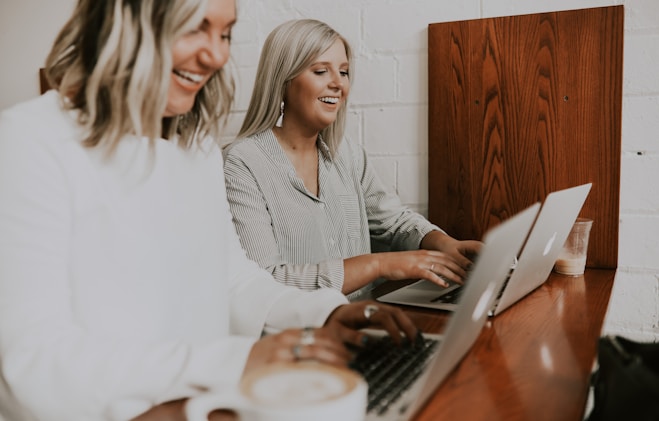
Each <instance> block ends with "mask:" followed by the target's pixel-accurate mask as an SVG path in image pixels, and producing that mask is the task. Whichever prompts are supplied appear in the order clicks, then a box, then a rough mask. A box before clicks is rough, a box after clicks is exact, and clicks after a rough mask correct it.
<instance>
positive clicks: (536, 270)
mask: <svg viewBox="0 0 659 421" xmlns="http://www.w3.org/2000/svg"><path fill="white" fill-rule="evenodd" d="M591 186H592V184H591V183H588V184H583V185H580V186H576V187H571V188H569V189H565V190H559V191H555V192H552V193H550V194H549V195H547V197H546V198H545V202H544V204H543V205H542V209H541V210H540V214H539V215H538V217H537V219H536V221H535V224H533V229H532V230H531V232H530V234H529V235H528V239H527V240H526V243H525V244H524V247H523V249H522V252H521V254H520V255H519V258H518V259H517V258H513V259H512V260H510V261H509V262H510V263H511V265H510V266H511V267H510V276H509V278H508V279H507V280H506V281H505V282H504V284H503V287H502V288H501V291H499V293H498V294H497V298H496V299H495V301H494V304H493V306H492V308H491V309H490V311H489V312H490V316H494V315H497V314H500V313H501V312H502V311H504V310H505V309H507V308H508V307H510V306H511V305H513V304H514V303H516V302H517V301H519V300H520V299H522V298H523V297H525V296H526V295H527V294H529V293H530V292H531V291H533V290H534V289H536V288H537V287H539V286H540V285H542V284H543V283H544V282H545V281H546V280H547V278H548V277H549V273H550V272H551V270H552V268H553V266H554V263H555V262H556V259H557V258H558V254H559V253H560V251H561V248H562V247H563V244H564V243H565V240H566V239H567V236H568V234H569V233H570V229H571V227H572V225H573V224H574V221H575V220H576V219H577V216H578V215H579V212H580V211H581V208H582V206H583V204H584V202H585V200H586V197H587V196H588V193H589V192H590V188H591ZM525 234H526V233H525ZM467 282H469V281H467ZM463 289H464V286H463V285H460V284H452V285H451V286H449V287H448V288H445V287H441V286H439V285H436V284H434V283H432V282H430V281H426V280H420V281H418V282H415V283H413V284H410V285H408V286H406V287H403V288H400V289H398V290H396V291H393V292H391V293H389V294H386V295H383V296H381V297H379V298H378V300H380V301H382V302H386V303H394V304H404V305H411V306H417V307H427V308H434V309H439V310H449V311H455V310H456V308H458V302H459V300H460V295H461V294H462V290H463Z"/></svg>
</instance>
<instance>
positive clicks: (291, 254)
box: [224, 19, 481, 298]
mask: <svg viewBox="0 0 659 421" xmlns="http://www.w3.org/2000/svg"><path fill="white" fill-rule="evenodd" d="M351 66H352V57H351V48H350V45H349V43H348V42H347V41H346V39H345V38H343V37H342V36H341V35H340V34H338V33H337V32H336V31H334V30H333V29H332V28H330V27H329V26H328V25H326V24H325V23H323V22H319V21H316V20H311V19H302V20H294V21H289V22H287V23H284V24H282V25H280V26H279V27H277V28H275V29H274V30H273V31H272V33H271V34H270V35H269V37H268V38H267V40H266V42H265V44H264V47H263V51H262V54H261V58H260V62H259V66H258V70H257V76H256V82H255V87H254V91H253V94H252V98H251V101H250V104H249V108H248V110H247V114H246V118H245V121H244V123H243V126H242V128H241V130H240V133H239V135H238V140H237V141H236V142H234V143H233V144H232V145H230V146H229V147H228V148H227V149H226V151H225V167H224V172H225V182H226V188H227V194H228V199H229V203H230V207H231V212H232V214H233V221H234V225H235V226H236V230H237V232H238V234H239V237H240V241H241V244H242V246H243V248H245V249H246V251H247V255H248V257H250V258H251V259H252V260H255V261H256V262H257V263H258V264H259V265H260V266H261V267H263V268H265V269H267V270H268V271H270V272H271V273H272V274H273V276H274V277H275V279H277V280H279V281H280V282H283V283H285V284H288V285H295V286H297V287H299V288H302V289H308V290H313V289H319V288H326V287H327V288H335V289H338V290H341V291H342V292H343V293H345V294H351V293H354V294H352V295H351V298H358V297H359V296H360V295H361V293H363V292H364V291H366V290H367V289H369V288H370V287H372V285H373V281H375V280H378V279H389V280H402V279H412V278H425V279H429V280H431V281H434V282H436V283H438V284H440V285H445V281H444V279H443V278H442V277H444V278H446V279H450V280H453V281H457V282H461V281H462V279H463V277H464V276H465V270H466V269H467V268H468V267H469V265H470V264H471V263H472V261H471V257H473V256H474V255H475V254H476V253H477V252H478V250H479V248H480V246H481V243H480V242H478V241H458V240H456V239H454V238H452V237H450V236H448V235H447V234H446V233H445V232H443V231H442V230H441V229H440V228H439V227H437V226H435V225H433V224H431V223H430V222H428V221H427V220H426V219H425V218H423V217H422V216H421V215H419V214H418V213H415V212H413V211H411V210H410V209H408V208H406V207H404V206H403V205H402V204H401V203H400V200H399V199H398V197H397V196H395V195H393V194H391V193H389V192H387V191H386V190H385V188H384V187H383V186H382V184H381V182H380V181H379V180H378V178H377V176H376V174H375V172H374V170H373V168H372V166H371V165H370V163H369V161H368V158H367V156H366V153H365V152H364V150H363V149H362V148H360V147H358V146H357V145H355V144H352V143H350V142H349V141H348V140H347V139H344V137H343V132H344V126H345V118H346V102H347V98H348V94H349V91H350V70H351ZM278 119H279V121H278ZM371 240H375V241H377V242H379V243H384V244H386V245H387V246H388V247H389V249H390V250H393V251H390V252H384V253H372V251H371Z"/></svg>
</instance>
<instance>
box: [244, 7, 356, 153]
mask: <svg viewBox="0 0 659 421" xmlns="http://www.w3.org/2000/svg"><path fill="white" fill-rule="evenodd" d="M337 39H339V40H341V41H342V42H343V45H344V47H345V50H346V56H347V57H348V66H349V69H348V74H349V75H351V70H352V49H351V48H350V44H349V43H348V41H347V40H346V39H345V38H343V37H342V36H341V35H340V34H339V33H338V32H336V31H335V30H334V29H332V28H331V27H330V26H329V25H327V24H326V23H324V22H320V21H318V20H314V19H297V20H291V21H288V22H285V23H283V24H281V25H279V26H278V27H276V28H275V29H274V30H273V31H272V32H271V33H270V35H268V38H267V39H266V41H265V43H264V44H263V50H262V52H261V57H260V59H259V64H258V68H257V71H256V80H255V82H254V90H253V91H252V97H251V99H250V101H249V106H248V108H247V114H246V116H245V120H244V121H243V125H242V127H241V129H240V131H239V132H238V138H244V137H248V136H252V135H254V134H257V133H261V132H263V131H265V130H268V129H271V128H272V127H273V126H274V125H275V123H276V121H277V118H279V114H280V106H281V103H282V101H283V100H284V94H285V92H286V87H287V86H288V84H289V83H290V81H291V80H293V79H295V78H296V77H297V76H298V75H299V74H300V73H302V72H303V71H304V70H305V69H306V68H308V67H309V66H310V65H311V64H312V63H313V61H314V60H315V59H316V58H317V57H318V56H320V55H321V54H322V53H324V52H325V51H326V50H327V49H328V48H330V47H331V46H332V45H333V44H334V42H335V41H336V40H337ZM346 105H347V104H346V103H344V106H343V107H341V108H340V109H339V111H338V115H337V118H336V120H335V121H334V122H333V123H332V124H331V125H329V126H328V127H326V128H324V129H323V130H322V131H321V132H320V135H321V136H322V138H323V140H324V141H325V142H326V143H327V145H328V146H329V148H330V151H331V153H332V154H335V153H336V150H337V149H338V147H339V144H340V142H341V139H342V137H343V133H344V130H345V121H346Z"/></svg>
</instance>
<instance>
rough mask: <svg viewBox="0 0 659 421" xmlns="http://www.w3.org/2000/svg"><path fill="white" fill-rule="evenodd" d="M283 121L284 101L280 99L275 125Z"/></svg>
mask: <svg viewBox="0 0 659 421" xmlns="http://www.w3.org/2000/svg"><path fill="white" fill-rule="evenodd" d="M283 122H284V101H282V102H281V105H280V106H279V118H278V119H277V122H276V123H275V126H277V127H281V125H282V123H283Z"/></svg>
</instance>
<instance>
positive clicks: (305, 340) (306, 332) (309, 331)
mask: <svg viewBox="0 0 659 421" xmlns="http://www.w3.org/2000/svg"><path fill="white" fill-rule="evenodd" d="M314 343H316V337H315V336H314V330H313V328H312V327H305V328H304V329H302V333H301V336H300V345H303V346H308V345H313V344H314Z"/></svg>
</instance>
